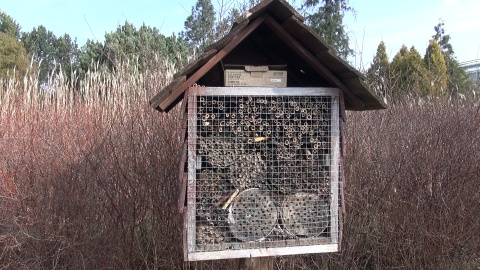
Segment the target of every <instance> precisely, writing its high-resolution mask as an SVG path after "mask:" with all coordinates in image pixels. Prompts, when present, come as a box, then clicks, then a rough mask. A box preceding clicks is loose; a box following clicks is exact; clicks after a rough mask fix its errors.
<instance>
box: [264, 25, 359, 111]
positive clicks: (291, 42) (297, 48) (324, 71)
mask: <svg viewBox="0 0 480 270" xmlns="http://www.w3.org/2000/svg"><path fill="white" fill-rule="evenodd" d="M265 24H266V25H267V26H268V27H269V28H270V29H271V30H272V31H273V32H274V33H275V34H276V35H277V36H278V37H279V38H280V39H281V40H283V42H285V44H287V46H289V47H290V48H292V49H293V51H294V52H295V53H297V54H298V56H300V57H301V58H302V59H303V60H304V61H305V62H307V63H308V64H309V65H310V66H311V67H312V68H313V69H314V70H315V71H316V72H318V73H319V74H320V75H322V76H323V77H324V78H325V79H326V80H327V81H329V82H330V83H332V84H333V85H336V86H337V87H338V88H340V90H342V91H343V92H344V93H345V94H346V95H347V97H348V101H349V102H350V103H351V104H352V106H353V107H354V108H355V109H358V110H361V109H363V107H364V104H363V102H362V101H361V100H359V99H358V98H357V97H356V96H354V95H353V94H352V93H351V92H350V91H349V90H348V88H347V86H346V85H345V84H344V83H343V82H342V81H340V80H339V79H338V78H337V77H336V76H335V75H334V74H333V73H332V72H331V71H330V70H329V69H328V68H327V67H325V66H324V65H323V64H322V63H320V62H319V61H318V60H317V59H316V58H315V56H314V55H313V54H312V53H310V52H309V51H308V50H307V49H305V47H303V46H302V44H300V42H298V41H297V40H296V39H295V38H294V37H293V36H292V35H291V34H290V33H289V32H288V31H287V30H285V29H284V28H283V27H282V26H281V25H280V24H279V23H278V22H277V21H275V19H273V18H272V17H270V16H269V17H268V18H267V19H266V20H265Z"/></svg>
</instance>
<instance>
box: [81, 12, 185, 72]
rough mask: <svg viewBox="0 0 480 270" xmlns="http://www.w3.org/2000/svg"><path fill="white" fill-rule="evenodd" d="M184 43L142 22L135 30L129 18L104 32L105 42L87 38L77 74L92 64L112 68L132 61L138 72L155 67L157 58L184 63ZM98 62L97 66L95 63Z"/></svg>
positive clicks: (178, 63) (178, 65)
mask: <svg viewBox="0 0 480 270" xmlns="http://www.w3.org/2000/svg"><path fill="white" fill-rule="evenodd" d="M186 52H187V45H186V44H185V41H184V40H182V39H181V38H179V37H177V36H176V35H174V34H173V35H172V36H170V37H167V38H166V37H165V36H164V35H162V34H161V33H160V31H159V30H158V29H157V28H155V27H153V28H152V27H150V26H146V25H145V24H143V25H142V26H141V27H140V28H139V29H137V28H136V27H135V26H134V25H133V24H131V23H129V22H128V21H126V22H125V24H124V25H121V26H118V27H117V30H116V31H115V32H110V33H107V34H105V42H104V43H103V44H102V43H100V42H94V41H92V40H87V43H86V44H85V45H84V46H83V47H82V48H81V50H80V53H79V56H78V62H79V68H80V70H79V73H80V74H84V73H85V72H87V71H88V70H89V69H91V68H92V66H91V65H92V64H95V65H96V68H98V67H99V66H105V67H107V68H108V69H110V70H114V69H115V67H116V66H117V65H119V64H123V63H124V62H126V61H130V62H134V63H135V65H132V67H135V68H138V71H142V70H146V69H156V68H158V63H159V61H163V60H165V59H168V60H170V61H173V62H174V64H175V65H176V66H177V68H181V67H182V66H183V65H185V63H186V58H187V57H186ZM97 65H99V66H97Z"/></svg>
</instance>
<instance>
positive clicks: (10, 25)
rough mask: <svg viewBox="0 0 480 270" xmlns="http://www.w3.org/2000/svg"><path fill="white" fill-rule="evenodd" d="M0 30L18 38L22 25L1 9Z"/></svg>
mask: <svg viewBox="0 0 480 270" xmlns="http://www.w3.org/2000/svg"><path fill="white" fill-rule="evenodd" d="M0 32H2V33H5V34H7V35H10V36H12V37H14V38H16V39H19V38H20V25H19V24H18V23H16V22H15V20H14V19H13V18H12V17H10V16H9V15H8V14H7V13H5V12H3V11H1V10H0Z"/></svg>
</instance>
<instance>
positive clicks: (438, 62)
mask: <svg viewBox="0 0 480 270" xmlns="http://www.w3.org/2000/svg"><path fill="white" fill-rule="evenodd" d="M424 61H425V66H426V68H427V70H428V71H429V74H428V75H429V78H428V79H429V82H430V91H429V92H430V94H433V95H444V94H447V86H448V78H447V65H446V63H445V59H444V58H443V54H442V50H441V48H440V45H439V44H438V43H437V42H436V41H435V40H434V39H432V40H430V44H429V45H428V47H427V51H426V53H425V57H424Z"/></svg>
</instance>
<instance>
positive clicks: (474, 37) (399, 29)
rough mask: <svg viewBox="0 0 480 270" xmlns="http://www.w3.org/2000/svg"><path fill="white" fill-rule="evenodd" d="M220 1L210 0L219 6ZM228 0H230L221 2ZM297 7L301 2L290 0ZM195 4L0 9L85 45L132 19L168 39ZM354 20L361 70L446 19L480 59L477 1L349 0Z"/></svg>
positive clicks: (348, 21)
mask: <svg viewBox="0 0 480 270" xmlns="http://www.w3.org/2000/svg"><path fill="white" fill-rule="evenodd" d="M221 1H222V0H212V3H214V5H215V6H216V7H218V6H219V4H218V3H219V2H221ZM223 1H224V2H228V1H232V0H223ZM288 2H290V3H291V4H292V5H293V6H298V5H299V4H300V3H301V0H289V1H288ZM195 3H196V0H135V1H132V0H128V1H127V0H0V10H2V11H3V12H5V13H7V14H8V15H10V16H11V17H12V18H13V19H14V20H15V21H16V22H17V23H18V24H20V26H21V27H22V31H31V30H32V29H33V28H34V27H38V26H39V25H43V26H45V27H46V28H47V29H48V30H50V31H52V32H53V33H54V34H55V35H56V36H61V35H63V34H65V33H68V34H69V35H70V36H71V37H76V38H77V42H78V44H79V46H80V47H81V46H82V45H83V44H85V42H86V41H87V39H90V40H97V41H100V42H103V40H104V35H105V33H109V32H113V31H115V30H116V28H117V26H118V25H123V24H124V23H125V21H129V22H130V23H132V24H134V25H135V26H136V27H137V28H138V27H140V26H141V25H142V24H143V23H145V24H146V25H147V26H151V27H156V28H158V29H159V30H160V32H161V33H163V34H164V35H166V36H170V35H171V34H172V33H174V32H175V33H179V32H181V31H182V30H184V22H185V19H186V18H187V17H188V16H189V15H190V11H191V9H192V6H194V5H195ZM349 4H350V6H351V7H353V8H354V9H355V11H356V12H355V16H353V15H352V14H347V16H346V17H345V19H344V24H345V26H346V28H347V31H348V33H349V36H350V40H351V47H352V48H353V49H354V50H355V51H356V57H354V58H351V59H349V61H350V62H351V63H352V65H353V66H355V67H357V68H368V65H369V64H370V62H371V60H372V59H373V56H374V55H375V52H376V49H377V47H378V44H379V43H380V41H383V42H385V44H386V46H387V53H388V54H389V57H390V58H393V56H394V55H395V54H396V53H397V52H398V51H399V50H400V48H401V46H402V45H403V44H404V45H406V46H407V47H408V48H410V47H412V46H415V48H416V49H417V50H418V51H419V52H420V54H422V55H423V54H424V53H425V50H426V47H427V45H428V42H429V39H431V37H432V36H433V35H434V34H435V32H434V29H433V27H434V26H435V25H437V24H438V22H439V20H440V19H442V20H443V21H444V22H445V30H446V34H449V35H450V36H451V44H452V45H453V49H454V50H455V55H456V57H457V59H458V60H459V61H460V62H464V61H469V60H474V59H478V58H480V16H479V15H478V14H479V13H480V1H478V0H436V1H434V0H403V1H388V0H383V1H382V0H350V1H349Z"/></svg>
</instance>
